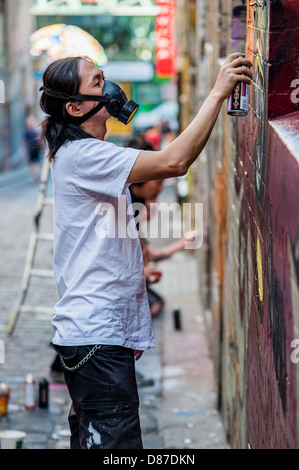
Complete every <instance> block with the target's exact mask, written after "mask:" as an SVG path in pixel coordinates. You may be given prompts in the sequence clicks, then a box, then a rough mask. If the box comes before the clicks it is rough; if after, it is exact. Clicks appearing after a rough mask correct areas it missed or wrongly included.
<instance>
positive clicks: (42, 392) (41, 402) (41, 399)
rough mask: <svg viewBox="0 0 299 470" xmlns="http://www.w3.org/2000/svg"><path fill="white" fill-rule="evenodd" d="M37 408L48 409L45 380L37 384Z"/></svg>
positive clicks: (47, 386)
mask: <svg viewBox="0 0 299 470" xmlns="http://www.w3.org/2000/svg"><path fill="white" fill-rule="evenodd" d="M38 385H39V394H38V406H39V408H48V401H49V383H48V381H47V379H42V380H41V381H40V382H39V384H38Z"/></svg>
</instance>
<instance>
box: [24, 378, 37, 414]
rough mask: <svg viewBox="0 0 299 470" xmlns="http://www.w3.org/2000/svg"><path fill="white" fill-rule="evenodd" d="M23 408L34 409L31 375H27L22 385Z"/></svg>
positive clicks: (34, 395)
mask: <svg viewBox="0 0 299 470" xmlns="http://www.w3.org/2000/svg"><path fill="white" fill-rule="evenodd" d="M24 406H25V408H27V409H28V410H30V409H33V408H35V407H36V387H35V380H34V377H33V375H32V374H27V375H26V379H25V383H24Z"/></svg>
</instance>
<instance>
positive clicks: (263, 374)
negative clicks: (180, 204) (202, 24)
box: [193, 0, 299, 448]
mask: <svg viewBox="0 0 299 470" xmlns="http://www.w3.org/2000/svg"><path fill="white" fill-rule="evenodd" d="M198 2H199V3H202V2H200V1H199V0H198ZM228 7H229V8H230V12H229V10H228ZM215 14H216V15H217V18H218V20H217V21H219V22H220V23H219V33H217V34H215V33H213V34H211V32H209V31H208V30H207V31H206V35H205V44H204V47H203V51H202V53H203V57H204V69H203V70H202V73H203V75H205V76H208V77H210V80H206V88H205V93H204V95H205V94H206V93H207V92H208V91H209V87H210V84H211V83H212V82H213V78H214V77H215V74H216V73H217V71H218V70H219V60H218V59H219V57H221V56H226V55H227V54H228V53H230V52H231V51H235V50H240V52H242V50H243V51H244V52H246V55H247V56H248V57H249V58H250V59H251V60H252V62H253V64H254V84H253V85H252V86H251V91H250V110H249V115H248V116H247V117H242V118H234V117H230V116H228V115H227V113H226V109H225V107H224V108H223V110H222V112H221V115H220V117H219V120H218V122H217V125H216V128H215V130H214V132H213V135H212V136H211V139H210V142H209V145H208V147H207V149H206V152H205V154H204V155H203V156H202V158H201V160H200V163H199V164H198V165H197V167H196V169H195V170H194V172H195V173H196V176H195V177H194V178H193V179H194V181H195V183H194V188H193V197H194V198H195V199H196V200H199V199H200V201H201V202H204V204H205V245H204V247H203V248H202V249H201V250H199V254H198V258H199V267H200V270H199V271H200V285H199V289H200V293H201V300H202V304H203V307H204V309H205V311H206V318H207V326H208V330H209V335H210V344H211V354H212V357H213V360H214V363H215V369H216V376H217V380H218V402H219V408H220V409H221V413H222V416H223V420H224V424H225V427H226V430H227V436H228V439H229V442H230V444H231V446H232V447H233V448H248V447H250V448H297V447H298V445H299V444H298V442H299V439H298V438H299V363H297V362H296V360H295V361H294V357H295V356H294V344H295V343H292V341H293V340H294V339H297V338H298V339H299V203H298V202H299V104H298V102H299V99H298V97H299V72H298V63H299V62H298V60H299V3H298V1H297V0H271V1H270V0H267V1H261V0H258V1H256V2H253V1H252V0H248V1H246V0H245V1H242V0H224V1H221V0H210V1H209V3H208V6H207V10H206V25H207V26H208V25H209V24H210V22H212V21H213V22H214V21H215ZM223 14H224V15H226V16H225V17H224V16H223ZM242 17H243V22H242ZM240 18H241V19H240ZM223 24H224V25H225V27H227V26H228V25H229V32H230V37H229V39H228V35H227V34H224V32H223ZM225 31H226V30H225ZM219 44H220V45H221V47H219ZM220 52H221V54H220ZM292 344H293V346H292ZM298 344H299V342H298ZM292 353H293V356H292ZM291 358H293V360H292V359H291ZM295 359H296V358H295Z"/></svg>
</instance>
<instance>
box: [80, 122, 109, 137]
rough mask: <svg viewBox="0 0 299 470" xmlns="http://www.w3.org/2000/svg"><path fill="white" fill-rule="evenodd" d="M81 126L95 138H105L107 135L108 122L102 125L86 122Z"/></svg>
mask: <svg viewBox="0 0 299 470" xmlns="http://www.w3.org/2000/svg"><path fill="white" fill-rule="evenodd" d="M81 128H82V129H83V131H84V132H86V133H87V134H90V135H92V136H93V137H94V138H95V139H98V140H105V135H106V134H107V126H106V122H104V123H102V124H100V125H99V124H97V125H96V124H88V123H84V124H82V125H81Z"/></svg>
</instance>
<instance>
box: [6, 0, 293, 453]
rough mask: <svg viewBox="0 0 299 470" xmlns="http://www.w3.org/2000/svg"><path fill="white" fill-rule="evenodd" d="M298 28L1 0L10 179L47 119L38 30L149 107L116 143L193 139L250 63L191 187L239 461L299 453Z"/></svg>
mask: <svg viewBox="0 0 299 470" xmlns="http://www.w3.org/2000/svg"><path fill="white" fill-rule="evenodd" d="M298 20H299V4H298V1H297V0H255V1H254V0H176V1H175V0H156V1H154V0H139V1H137V0H136V1H128V0H107V1H105V0H101V1H99V0H33V1H30V0H22V1H17V0H9V1H8V0H0V79H1V80H2V81H3V83H4V85H5V97H4V98H5V99H4V103H0V129H1V131H0V170H1V171H5V170H7V169H13V168H15V167H18V166H20V165H22V164H24V163H25V162H26V160H25V157H24V151H25V150H24V144H23V135H24V129H25V118H26V115H28V114H34V115H36V116H39V111H38V87H39V84H40V81H41V78H42V72H43V69H44V67H45V66H46V64H47V61H48V60H49V57H48V56H47V54H46V53H41V54H40V55H35V56H32V55H30V48H31V46H32V44H31V42H30V37H31V34H32V33H33V32H34V31H36V30H39V29H40V28H43V27H45V26H49V25H52V24H56V23H58V24H61V23H65V24H71V25H74V26H79V27H80V28H82V29H83V30H85V31H86V32H88V33H90V34H91V35H92V36H93V37H94V38H95V39H97V41H98V42H99V43H100V44H101V46H102V47H103V49H104V51H105V54H106V56H107V63H105V64H104V65H103V69H104V72H105V75H106V77H107V78H110V79H112V80H115V81H117V82H119V83H120V84H121V85H122V86H123V88H124V89H125V90H126V92H127V94H128V95H129V96H130V97H132V98H133V99H135V100H136V101H138V102H139V103H141V106H140V111H139V112H138V114H137V115H136V117H135V119H134V120H133V121H132V125H131V126H129V127H124V126H120V125H119V123H118V122H117V121H115V120H113V121H111V124H110V126H109V135H108V138H109V139H111V140H114V141H117V142H120V143H121V142H122V141H123V140H124V139H126V138H127V137H128V136H130V135H131V134H134V133H137V132H140V131H145V130H146V129H147V128H148V127H150V126H152V125H156V126H159V124H160V122H161V121H162V120H166V121H168V122H169V123H170V124H171V127H172V129H173V130H174V131H176V132H177V131H182V130H184V129H185V128H186V127H187V126H188V124H189V123H190V121H191V120H192V119H193V117H194V116H195V114H196V113H197V111H198V109H199V108H200V105H201V104H202V102H203V100H204V99H205V97H206V96H207V95H208V93H209V92H210V90H211V88H212V87H213V85H214V83H215V80H216V77H217V74H218V72H219V69H220V67H221V64H222V63H223V61H224V60H225V58H226V57H227V55H228V54H229V53H231V52H234V51H240V52H243V53H246V55H247V56H248V57H249V58H250V59H251V61H252V62H253V64H254V66H253V71H254V83H253V85H252V86H251V91H250V105H249V115H248V116H246V117H240V118H236V117H231V116H228V114H227V112H226V104H225V106H223V109H222V111H221V113H220V116H219V119H218V121H217V124H216V126H215V129H214V131H213V134H212V136H211V138H210V140H209V143H208V145H207V147H206V149H205V151H204V152H203V153H202V155H201V157H200V159H199V160H198V161H197V162H195V164H194V165H193V166H192V168H191V169H190V171H189V172H188V175H187V176H186V181H185V182H186V184H187V187H188V191H187V193H186V194H187V195H188V199H189V200H190V201H191V202H203V203H204V245H203V247H202V248H201V249H200V250H198V252H197V253H196V255H195V256H197V259H198V268H199V269H198V272H199V282H198V288H199V292H200V299H201V304H202V307H203V309H204V311H205V318H206V326H207V331H208V335H209V340H210V350H211V356H212V358H213V361H214V363H215V366H216V376H217V387H218V406H219V410H220V411H221V415H222V418H223V422H224V424H225V429H226V433H227V438H228V441H229V443H230V445H231V446H232V447H233V448H297V447H298V444H299V442H298V439H299V405H298V402H299V365H298V364H297V362H298V361H299V357H298V358H297V354H296V346H297V347H298V345H299V313H298V312H299V205H298V201H299V138H298V136H299V132H298V131H299V119H298V117H299V109H298V103H299V65H298V64H299V62H298V59H299V26H298V25H299V21H298ZM145 112H146V113H147V114H146V115H145V114H144V113H145ZM39 117H40V116H39ZM296 340H297V342H298V344H297V343H296ZM294 341H295V343H294Z"/></svg>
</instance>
